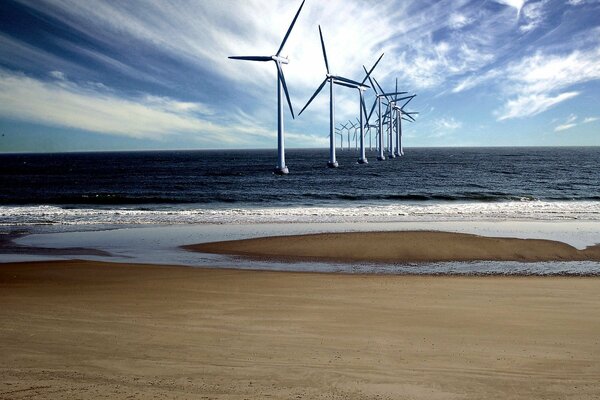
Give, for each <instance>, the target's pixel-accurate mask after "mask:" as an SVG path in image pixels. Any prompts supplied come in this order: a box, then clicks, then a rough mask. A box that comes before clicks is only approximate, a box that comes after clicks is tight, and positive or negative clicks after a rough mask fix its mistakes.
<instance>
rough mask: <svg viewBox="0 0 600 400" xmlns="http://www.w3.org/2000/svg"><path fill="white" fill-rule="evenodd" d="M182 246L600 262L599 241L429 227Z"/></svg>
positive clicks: (387, 258)
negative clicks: (583, 244) (582, 243)
mask: <svg viewBox="0 0 600 400" xmlns="http://www.w3.org/2000/svg"><path fill="white" fill-rule="evenodd" d="M184 248H185V249H187V250H191V251H199V252H203V253H217V254H232V255H240V256H250V257H260V258H269V259H308V260H310V259H313V260H330V261H342V262H344V261H345V262H348V261H350V262H353V261H366V262H436V261H483V260H486V261H524V262H533V261H581V260H598V261H600V246H599V245H596V246H590V247H588V248H587V249H585V250H578V249H576V248H575V247H573V246H570V245H568V244H566V243H562V242H556V241H552V240H539V239H515V238H494V237H485V236H478V235H472V234H466V233H452V232H433V231H401V232H351V233H320V234H311V235H294V236H277V237H264V238H256V239H245V240H232V241H226V242H213V243H202V244H196V245H189V246H184Z"/></svg>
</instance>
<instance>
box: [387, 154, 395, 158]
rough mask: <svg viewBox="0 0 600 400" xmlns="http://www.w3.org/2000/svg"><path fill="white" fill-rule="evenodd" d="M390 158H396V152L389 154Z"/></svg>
mask: <svg viewBox="0 0 600 400" xmlns="http://www.w3.org/2000/svg"><path fill="white" fill-rule="evenodd" d="M388 158H396V156H395V155H394V154H388Z"/></svg>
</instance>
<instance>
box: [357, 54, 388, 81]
mask: <svg viewBox="0 0 600 400" xmlns="http://www.w3.org/2000/svg"><path fill="white" fill-rule="evenodd" d="M384 54H385V53H381V55H380V56H379V58H378V59H377V61H376V62H375V64H374V65H373V66H372V67H371V69H370V70H369V72H368V73H367V76H365V79H363V81H362V83H365V81H366V80H367V78H368V77H369V76H371V73H372V72H373V70H374V69H375V67H376V66H377V64H379V61H381V58H382V57H383V55H384Z"/></svg>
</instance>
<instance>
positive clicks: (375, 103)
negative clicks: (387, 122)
mask: <svg viewBox="0 0 600 400" xmlns="http://www.w3.org/2000/svg"><path fill="white" fill-rule="evenodd" d="M376 105H377V99H375V101H374V102H373V107H371V111H370V112H369V115H368V116H367V124H368V123H369V120H370V119H371V115H373V111H375V106H376Z"/></svg>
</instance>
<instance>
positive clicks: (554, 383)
mask: <svg viewBox="0 0 600 400" xmlns="http://www.w3.org/2000/svg"><path fill="white" fill-rule="evenodd" d="M599 378H600V279H598V278H544V277H427V276H421V277H419V276H376V275H371V276H360V275H333V274H308V273H281V272H266V271H263V272H258V271H241V270H208V269H194V268H183V267H156V266H140V265H118V264H106V263H97V262H81V261H70V262H52V263H27V264H3V265H2V264H0V398H1V399H22V398H40V399H42V398H43V399H54V398H56V399H82V398H85V399H87V398H110V399H129V398H197V399H265V398H279V399H302V398H304V399H404V398H406V399H565V398H569V399H598V398H600V379H599Z"/></svg>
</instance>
